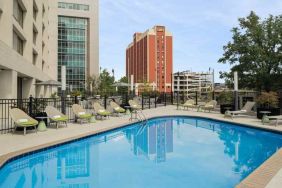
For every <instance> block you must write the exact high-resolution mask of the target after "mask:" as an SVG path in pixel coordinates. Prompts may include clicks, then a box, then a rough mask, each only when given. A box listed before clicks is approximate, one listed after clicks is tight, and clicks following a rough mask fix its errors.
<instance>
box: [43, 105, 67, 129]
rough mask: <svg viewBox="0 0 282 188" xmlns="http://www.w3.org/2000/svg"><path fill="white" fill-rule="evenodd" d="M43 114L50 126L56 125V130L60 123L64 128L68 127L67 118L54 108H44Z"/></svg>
mask: <svg viewBox="0 0 282 188" xmlns="http://www.w3.org/2000/svg"><path fill="white" fill-rule="evenodd" d="M45 112H46V114H47V116H48V117H49V119H50V124H52V123H54V124H56V128H57V129H58V128H59V124H60V123H64V124H65V125H66V127H67V126H68V124H67V121H68V117H67V116H66V115H64V114H62V113H61V112H60V111H59V110H57V109H56V108H54V107H53V106H46V108H45Z"/></svg>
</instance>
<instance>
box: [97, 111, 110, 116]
mask: <svg viewBox="0 0 282 188" xmlns="http://www.w3.org/2000/svg"><path fill="white" fill-rule="evenodd" d="M97 114H98V115H100V116H108V115H110V114H111V113H110V112H108V111H106V110H105V111H100V112H97Z"/></svg>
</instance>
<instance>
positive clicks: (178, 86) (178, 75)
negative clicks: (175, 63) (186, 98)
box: [177, 71, 180, 110]
mask: <svg viewBox="0 0 282 188" xmlns="http://www.w3.org/2000/svg"><path fill="white" fill-rule="evenodd" d="M179 77H180V73H179V71H178V72H177V110H178V109H179V88H180V85H179V84H180V81H179Z"/></svg>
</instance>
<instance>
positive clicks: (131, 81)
mask: <svg viewBox="0 0 282 188" xmlns="http://www.w3.org/2000/svg"><path fill="white" fill-rule="evenodd" d="M133 86H134V75H133V74H131V76H130V91H131V92H133V89H134V87H133Z"/></svg>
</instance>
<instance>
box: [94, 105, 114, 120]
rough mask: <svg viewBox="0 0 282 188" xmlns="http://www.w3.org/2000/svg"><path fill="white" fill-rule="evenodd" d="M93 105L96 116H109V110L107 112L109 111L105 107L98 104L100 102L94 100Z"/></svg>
mask: <svg viewBox="0 0 282 188" xmlns="http://www.w3.org/2000/svg"><path fill="white" fill-rule="evenodd" d="M93 106H94V110H95V112H96V114H97V116H100V117H101V119H102V118H103V117H109V116H110V115H111V112H109V111H107V110H106V109H105V108H103V107H102V106H101V105H100V103H98V102H95V103H94V105H93Z"/></svg>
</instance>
